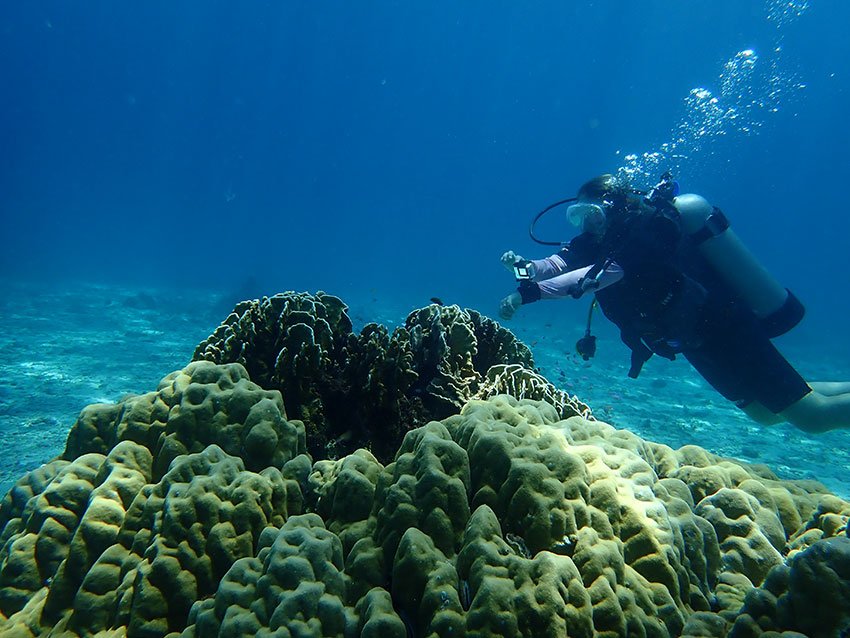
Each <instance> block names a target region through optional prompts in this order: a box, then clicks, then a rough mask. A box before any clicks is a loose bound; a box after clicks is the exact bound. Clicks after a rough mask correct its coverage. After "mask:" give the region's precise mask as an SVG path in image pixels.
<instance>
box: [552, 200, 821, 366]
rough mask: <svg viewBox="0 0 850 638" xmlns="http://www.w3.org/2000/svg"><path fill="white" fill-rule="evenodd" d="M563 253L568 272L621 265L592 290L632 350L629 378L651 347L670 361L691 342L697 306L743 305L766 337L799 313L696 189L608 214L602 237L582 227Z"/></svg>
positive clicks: (786, 327) (801, 310) (794, 302)
mask: <svg viewBox="0 0 850 638" xmlns="http://www.w3.org/2000/svg"><path fill="white" fill-rule="evenodd" d="M700 220H701V221H702V223H701V224H700ZM562 257H563V258H564V259H565V260H566V261H567V264H568V266H569V268H570V269H571V270H572V269H575V268H581V267H585V266H588V265H593V266H594V268H597V269H598V268H600V267H602V265H603V264H606V263H610V262H611V261H615V262H616V263H617V264H618V265H620V266H621V267H622V269H623V273H624V276H623V279H622V280H621V281H619V282H617V283H616V284H613V285H611V286H609V287H607V288H604V289H602V290H599V291H597V292H596V299H597V300H598V302H599V306H600V308H601V309H602V311H603V313H604V314H605V316H606V317H608V319H609V320H611V321H612V322H613V323H614V324H615V325H617V326H618V327H619V328H620V337H621V339H622V340H623V342H624V343H625V344H626V345H627V346H628V347H629V348H630V349H631V351H632V365H631V369H630V370H629V376H631V377H637V375H638V374H639V373H640V369H641V367H642V365H643V364H644V363H645V362H646V360H648V359H649V358H650V357H651V356H652V354H653V353H655V354H659V355H661V356H663V357H666V358H669V359H672V358H674V357H675V355H676V353H678V352H681V351H683V350H685V349H687V348H689V347H693V345H694V343H695V342H696V339H697V337H698V335H695V334H694V330H695V324H696V320H697V317H698V315H699V310H700V308H701V306H702V305H703V304H706V303H724V304H742V305H744V306H745V307H748V308H749V309H750V310H751V311H752V312H753V314H754V315H755V316H756V317H757V318H758V320H759V322H760V324H761V325H762V327H763V329H764V332H765V334H766V335H767V336H768V337H770V338H773V337H776V336H779V335H781V334H784V333H785V332H787V331H788V330H790V329H791V328H793V327H794V326H795V325H796V324H797V323H799V321H800V320H801V319H802V317H803V314H804V312H805V311H804V308H803V306H802V304H800V302H799V301H798V300H797V298H796V297H795V296H794V295H793V294H792V293H791V292H790V291H788V290H786V289H785V288H782V287H781V286H779V284H778V283H776V281H775V279H773V278H772V277H771V275H770V274H769V273H768V272H767V270H766V269H765V268H764V267H763V266H761V264H760V263H759V262H758V261H757V260H756V259H755V257H753V256H752V254H751V253H750V252H749V251H748V250H747V248H746V247H745V246H744V245H743V243H742V242H741V241H740V240H739V239H738V238H737V237H736V236H735V235H734V233H732V231H731V230H730V229H729V224H728V221H727V220H726V218H725V216H723V213H722V212H720V211H719V209H717V208H714V207H711V206H710V205H709V204H708V203H707V202H706V201H705V200H704V199H703V198H701V197H699V196H698V195H682V196H680V197H677V198H675V199H674V200H668V201H665V202H656V203H655V205H654V206H652V207H649V209H645V210H642V211H640V212H636V211H630V212H626V213H625V214H620V215H614V216H613V218H612V220H611V223H610V226H609V229H608V230H607V231H606V234H605V236H603V237H602V238H599V237H595V236H593V235H590V234H588V233H583V234H581V235H579V236H577V237H575V238H574V239H573V241H571V242H570V243H569V244H568V246H567V248H566V249H565V251H564V252H563V254H562Z"/></svg>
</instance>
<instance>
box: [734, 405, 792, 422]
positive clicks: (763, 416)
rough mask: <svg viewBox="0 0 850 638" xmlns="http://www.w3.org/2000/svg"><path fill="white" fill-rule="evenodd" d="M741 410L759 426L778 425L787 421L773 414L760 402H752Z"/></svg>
mask: <svg viewBox="0 0 850 638" xmlns="http://www.w3.org/2000/svg"><path fill="white" fill-rule="evenodd" d="M741 409H742V410H743V411H744V413H745V414H746V415H747V416H748V417H750V418H751V419H752V420H753V421H755V422H756V423H758V424H759V425H776V424H777V423H783V422H784V421H785V419H784V418H783V417H781V416H779V415H778V414H775V413H774V412H771V411H770V410H768V409H767V408H766V407H764V406H763V405H762V404H761V403H759V402H758V401H751V402H750V403H748V404H746V405H744V406H742V407H741Z"/></svg>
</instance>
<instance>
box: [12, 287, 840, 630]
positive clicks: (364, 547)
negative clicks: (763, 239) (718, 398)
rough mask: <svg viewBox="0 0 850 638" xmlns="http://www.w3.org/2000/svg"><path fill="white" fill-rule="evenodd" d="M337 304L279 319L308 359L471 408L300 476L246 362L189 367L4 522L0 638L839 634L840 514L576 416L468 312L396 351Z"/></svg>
mask: <svg viewBox="0 0 850 638" xmlns="http://www.w3.org/2000/svg"><path fill="white" fill-rule="evenodd" d="M302 301H303V300H302ZM324 301H326V302H327V303H328V306H327V307H326V308H325V310H322V311H321V312H319V311H316V310H309V304H308V306H307V307H308V309H307V310H304V309H303V308H301V307H300V306H298V304H295V305H293V306H292V307H291V308H290V310H291V312H290V319H293V320H295V319H297V320H298V325H304V326H307V327H310V328H311V330H312V331H313V334H314V338H313V340H312V341H308V342H304V343H314V344H321V347H322V348H328V350H327V352H328V353H332V352H333V348H335V347H337V346H336V345H328V344H334V343H336V342H337V341H339V343H341V344H343V345H342V346H341V347H342V348H343V350H345V349H346V348H351V349H350V350H348V352H349V354H350V355H351V359H350V361H353V362H355V363H358V365H354V366H352V367H351V368H350V369H349V368H346V367H339V366H337V365H336V364H329V367H328V368H327V370H333V371H334V372H333V374H338V375H343V376H342V378H345V379H347V380H350V379H351V378H357V377H358V375H361V374H363V373H364V372H363V371H364V370H372V371H376V373H377V374H378V376H379V377H380V378H384V379H386V378H388V377H389V376H392V375H393V374H395V373H397V372H398V371H396V372H393V371H392V370H391V368H392V367H393V366H396V365H398V366H400V367H402V368H404V369H405V370H407V369H413V371H414V372H415V374H416V378H415V382H414V383H413V385H412V386H411V387H416V388H419V389H420V390H421V391H422V393H423V394H422V395H421V397H425V396H427V397H428V399H427V401H426V400H425V399H424V398H421V397H420V398H421V405H422V406H423V409H424V406H425V405H426V404H428V403H429V402H433V403H432V405H433V406H436V408H433V409H436V410H439V409H446V410H448V406H449V405H455V404H456V402H462V407H461V408H460V409H459V411H456V412H457V413H454V414H452V415H451V416H447V417H445V418H442V419H441V420H432V421H429V422H428V423H425V424H423V425H420V426H419V427H405V428H404V431H405V434H404V436H403V438H402V439H401V440H400V442H399V444H398V446H397V449H396V450H395V453H394V455H393V456H392V458H391V459H390V460H389V462H387V463H386V464H384V463H383V462H382V461H381V459H380V458H378V456H376V455H375V454H374V453H373V452H372V451H370V450H368V449H357V450H354V451H352V452H351V453H350V454H347V455H344V456H341V457H340V458H337V459H327V458H324V459H323V458H317V459H313V458H311V457H310V456H309V455H308V454H307V453H306V450H307V440H308V439H309V437H310V435H311V430H310V428H309V427H308V429H307V431H306V432H305V427H304V424H302V422H301V421H299V420H291V419H289V418H288V416H287V413H286V412H285V410H284V405H285V402H284V399H283V397H282V395H281V393H280V391H278V390H276V389H273V388H266V389H264V388H263V387H261V386H259V385H257V384H255V383H254V382H253V381H252V380H251V379H250V378H249V376H248V373H247V371H246V368H245V366H244V365H242V364H241V363H237V362H231V363H226V364H216V363H213V362H210V361H196V362H194V363H192V364H190V365H189V366H187V368H186V369H184V370H181V371H178V372H175V373H173V374H171V375H169V376H168V377H166V378H165V379H164V380H163V381H162V382H161V383H160V384H159V387H158V388H157V390H156V391H154V392H151V393H148V394H145V395H140V396H133V397H128V398H126V399H125V400H124V401H122V402H121V403H119V404H116V405H109V406H106V405H97V406H90V407H89V408H86V409H85V410H83V412H82V413H81V415H80V418H79V419H78V420H77V423H76V424H75V425H74V427H73V428H72V430H71V432H70V434H69V437H68V443H67V445H66V449H65V451H64V453H63V454H62V455H61V456H60V457H59V458H57V459H55V460H54V461H52V462H50V463H48V464H46V465H45V466H43V467H41V468H38V469H36V470H34V471H32V472H30V473H28V474H27V475H25V476H24V477H22V478H21V480H20V481H19V482H18V483H17V484H16V486H15V487H14V488H13V489H12V490H11V491H10V492H9V494H8V495H7V496H6V498H5V499H4V501H3V503H2V505H0V635H4V636H6V635H8V636H21V637H28V636H52V637H59V636H63V637H64V636H73V635H80V636H101V637H106V636H116V637H117V636H129V637H133V638H135V637H140V638H147V637H152V636H168V637H169V638H176V637H177V636H185V637H186V638H189V637H195V636H197V637H201V636H281V637H285V636H293V637H294V636H299V637H309V636H317V637H318V636H344V637H346V638H355V637H359V636H366V637H369V638H372V637H378V636H382V637H383V636H388V637H398V638H403V637H407V636H429V637H431V636H434V637H436V636H443V637H449V636H464V635H466V636H478V637H484V636H504V637H508V636H511V637H518V636H535V637H536V636H543V637H552V638H555V637H561V636H587V637H591V636H601V637H605V638H607V637H614V636H658V637H666V636H680V635H681V636H726V635H730V636H758V635H771V634H772V635H783V634H784V635H786V636H799V635H809V636H812V637H815V636H818V637H820V636H837V635H839V634H840V633H841V632H846V631H847V628H848V622H850V618H849V617H848V614H847V609H848V606H850V593H848V592H850V547H848V545H850V539H848V538H847V526H848V517H850V503H847V502H845V501H843V500H841V499H838V498H837V497H835V496H833V495H830V494H828V493H826V492H825V490H824V489H823V488H822V487H820V486H817V485H816V484H812V483H807V482H799V483H798V482H788V481H780V480H778V479H777V478H776V477H775V476H774V475H773V474H772V473H771V472H770V471H769V470H767V469H766V468H764V467H761V466H747V465H743V464H740V463H737V462H733V461H730V460H727V459H722V458H719V457H716V456H714V455H711V454H709V453H708V452H706V451H705V450H702V449H700V448H696V447H693V446H686V447H684V448H681V449H679V450H673V449H671V448H669V447H667V446H664V445H659V444H655V443H652V442H649V441H645V440H643V439H640V438H639V437H637V436H635V435H633V434H631V433H629V432H627V431H624V430H617V429H615V428H613V427H612V426H610V425H607V424H605V423H602V422H600V421H596V420H593V419H592V418H587V417H590V415H589V412H588V411H587V410H585V407H586V406H583V405H582V404H581V403H580V402H578V401H576V400H574V399H572V398H570V397H569V396H568V395H564V394H562V393H559V391H557V389H555V388H554V387H553V386H551V384H549V383H548V382H547V381H546V380H545V379H544V378H542V377H540V376H539V375H537V374H536V373H534V372H532V371H531V370H529V369H528V368H526V367H523V366H519V365H511V364H504V363H501V364H500V363H491V360H492V359H499V358H509V357H513V356H516V355H517V352H520V355H521V351H511V348H513V347H514V345H513V342H511V341H510V340H509V339H504V338H502V337H498V336H497V338H495V341H494V340H493V334H495V335H501V334H502V333H500V332H499V331H498V330H496V329H495V328H493V326H491V325H490V324H489V323H487V322H485V321H483V320H482V318H481V317H480V316H476V315H474V314H471V313H469V312H466V311H460V309H456V308H449V309H440V308H438V307H436V306H434V307H429V308H427V309H423V310H422V311H418V312H416V313H413V314H411V317H409V318H408V324H407V325H406V326H405V328H404V329H403V330H404V331H405V332H403V333H396V335H394V336H393V337H389V335H388V334H387V333H386V332H385V331H381V330H378V329H376V328H369V329H368V330H365V329H364V331H363V332H361V334H360V335H358V336H354V335H353V334H352V333H348V334H347V336H346V337H345V338H344V339H339V340H337V338H336V336H334V335H335V334H336V333H335V331H336V330H341V331H342V332H345V325H346V322H345V319H344V318H343V314H344V309H343V308H342V306H340V305H336V303H335V302H333V301H330V300H327V299H325V300H324ZM275 303H278V302H275ZM305 303H306V302H305ZM284 305H285V304H284ZM276 307H278V308H281V309H282V308H283V306H281V305H279V306H276ZM251 309H253V310H251ZM254 310H256V308H255V307H254V306H250V305H249V306H247V307H246V308H245V313H243V314H247V315H250V312H253V311H254ZM249 311H250V312H249ZM281 312H283V310H281ZM310 312H313V313H314V314H315V316H312V315H311V317H312V318H311V317H306V316H302V315H297V313H306V314H308V315H309V314H310ZM322 313H324V314H322ZM464 313H465V314H464ZM296 315H297V316H296ZM320 320H323V321H326V323H327V324H328V326H329V330H328V331H326V332H323V330H325V328H324V327H321V325H320V324H321V321H320ZM284 323H285V322H284ZM252 325H253V324H252ZM254 329H257V326H256V325H255V326H254ZM299 330H301V329H299ZM482 331H483V332H482ZM488 331H489V332H491V333H492V334H491V335H490V337H487V338H483V341H479V339H480V338H482V337H481V334H483V333H487V332H488ZM261 332H262V331H261ZM305 332H306V331H305ZM228 334H229V333H228ZM263 334H264V335H265V336H264V337H263V339H265V340H266V341H268V342H271V341H274V339H276V338H277V337H275V338H274V339H273V338H272V337H271V336H269V335H270V334H273V333H263ZM316 335H318V336H316ZM322 335H324V336H322ZM398 335H407V336H406V337H405V338H404V339H401V338H398V339H396V337H397V336H398ZM230 336H231V337H232V336H233V335H230ZM302 336H303V335H302ZM393 339H395V341H393ZM225 341H226V338H225ZM355 342H356V344H357V345H354V346H352V345H351V344H352V343H355ZM253 343H259V342H242V344H241V345H238V343H237V342H236V341H232V340H231V342H230V346H228V347H232V348H233V351H234V352H236V351H239V352H242V353H243V354H244V353H245V352H247V351H248V350H250V348H252V347H254V346H253V345H251V344H253ZM367 343H369V344H372V345H370V346H369V347H368V348H366V347H365V346H364V345H363V344H367ZM481 343H484V344H487V348H489V350H487V351H486V352H485V351H484V349H483V346H482V345H476V344H481ZM393 344H395V345H393ZM405 344H406V345H405ZM498 344H501V345H498ZM237 345H238V347H237ZM302 345H303V343H302ZM217 347H218V346H217ZM299 347H300V346H299ZM358 348H360V350H358ZM364 348H365V349H366V350H369V355H368V356H366V357H364V358H362V359H360V360H357V357H356V356H355V355H354V354H353V353H355V352H361V353H362V352H363V349H364ZM508 351H511V352H510V353H508V354H506V352H508ZM310 353H312V355H311V354H310ZM316 353H317V351H316V350H311V348H307V349H306V350H303V351H302V354H304V355H305V356H313V355H316ZM290 354H291V353H290ZM280 355H281V352H280V351H278V353H277V354H276V355H275V359H274V361H277V360H279V359H280V358H281V357H280ZM287 356H288V355H287ZM293 356H294V357H296V358H297V356H296V355H293ZM298 356H300V355H298ZM317 356H318V355H317ZM322 356H323V355H322ZM477 356H481V357H484V358H485V359H487V363H488V364H489V365H488V368H487V370H488V373H487V374H481V375H480V376H479V372H477V370H478V367H480V366H483V365H484V363H481V362H476V357H477ZM284 358H285V357H284ZM249 359H250V358H249ZM249 359H246V362H247V361H249ZM333 360H334V357H333V356H331V355H329V356H328V361H330V362H332V361H333ZM269 361H271V359H266V362H267V363H268V362H269ZM311 361H312V363H311V364H310V365H311V366H312V365H313V364H316V362H317V361H318V362H321V361H323V359H322V358H321V356H319V358H318V359H316V358H315V357H314V358H313V359H312V360H311ZM360 364H362V365H360ZM252 365H256V366H257V368H256V369H257V370H258V374H263V370H266V371H271V370H274V369H275V368H274V366H273V365H272V366H268V365H267V366H265V367H263V366H261V365H259V364H257V363H256V361H255V362H254V363H253V364H252ZM275 365H276V364H275ZM287 365H289V364H287ZM292 365H295V366H296V367H297V366H299V365H301V363H299V362H294V363H292ZM358 366H360V367H358ZM405 366H408V367H405ZM299 369H301V368H299ZM311 369H312V368H311ZM382 370H383V371H382ZM345 375H354V377H352V376H345ZM381 375H383V376H381ZM426 380H427V383H426ZM346 382H348V381H346ZM310 383H312V381H310V382H309V383H307V385H305V386H303V387H306V388H310V387H315V388H322V387H323V386H322V385H321V384H318V385H315V386H311V385H310ZM417 384H418V385H417ZM384 389H385V390H386V387H385V388H384ZM370 392H377V390H376V389H375V387H373V388H372V389H371V390H370ZM501 392H510V393H511V394H512V395H515V396H511V394H501ZM467 395H472V396H467ZM316 396H318V397H319V399H320V404H316V405H320V407H321V410H323V411H325V413H327V409H328V403H327V402H328V396H329V395H323V394H322V393H321V392H319V394H318V395H316ZM375 396H379V394H376V395H375ZM475 396H478V397H484V398H473V397H475ZM462 397H466V398H462ZM518 397H519V398H518ZM386 400H387V401H396V400H397V399H392V400H391V399H386ZM440 406H442V408H441V407H440ZM314 407H315V406H314ZM365 414H367V412H363V413H361V417H362V415H365ZM394 414H395V413H394ZM308 425H309V424H308ZM382 427H383V424H382V423H377V422H376V423H374V424H372V425H371V426H370V428H369V430H368V432H371V433H380V432H381V431H382V430H381V428H382ZM795 632H796V633H795Z"/></svg>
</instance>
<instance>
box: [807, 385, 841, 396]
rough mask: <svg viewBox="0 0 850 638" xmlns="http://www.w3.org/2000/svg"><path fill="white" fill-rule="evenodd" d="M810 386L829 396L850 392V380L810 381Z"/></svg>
mask: <svg viewBox="0 0 850 638" xmlns="http://www.w3.org/2000/svg"><path fill="white" fill-rule="evenodd" d="M809 387H810V388H811V389H812V390H814V391H815V392H818V393H820V394H824V395H826V396H828V397H834V396H835V395H837V394H848V393H850V381H809Z"/></svg>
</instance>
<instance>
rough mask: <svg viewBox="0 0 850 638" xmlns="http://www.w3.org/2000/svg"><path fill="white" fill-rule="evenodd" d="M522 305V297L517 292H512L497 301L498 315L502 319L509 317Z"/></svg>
mask: <svg viewBox="0 0 850 638" xmlns="http://www.w3.org/2000/svg"><path fill="white" fill-rule="evenodd" d="M521 305H522V297H520V296H519V293H518V292H512V293H511V294H509V295H508V296H507V297H505V298H504V299H502V301H501V302H500V303H499V316H500V317H501V318H502V319H510V318H511V317H513V316H514V313H515V312H516V311H517V308H519V307H520V306H521Z"/></svg>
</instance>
